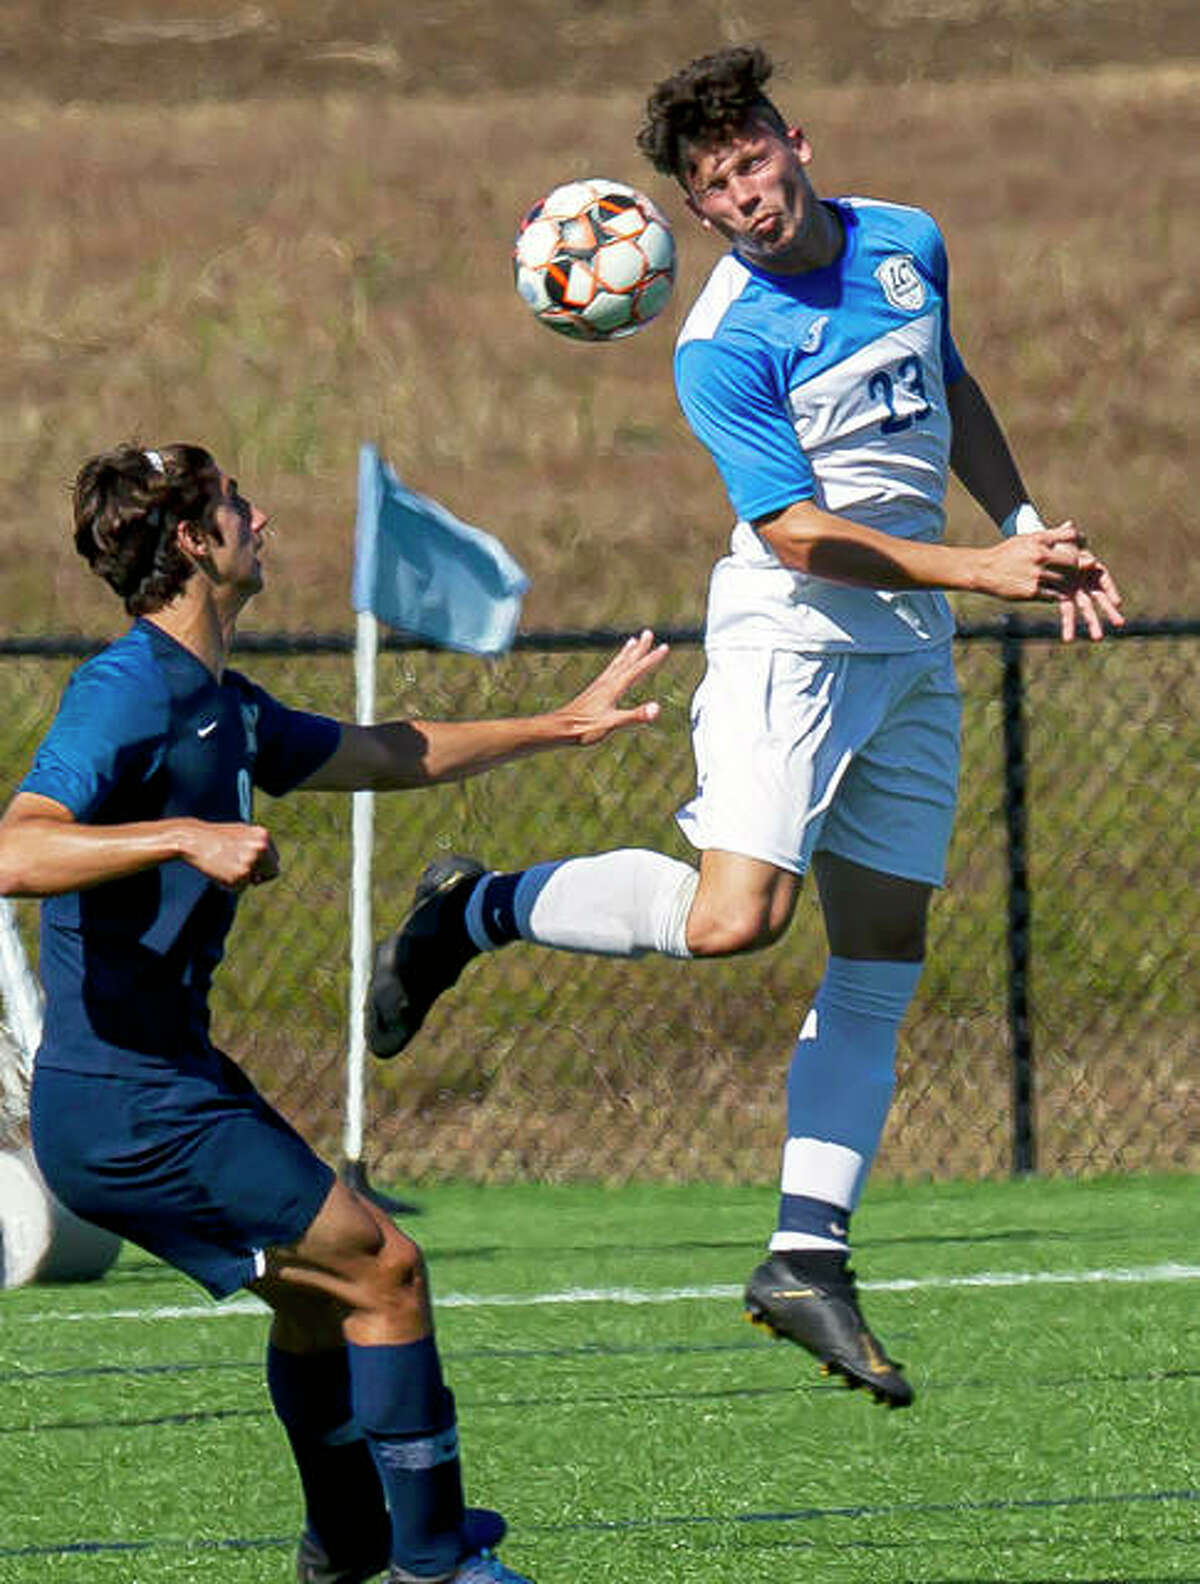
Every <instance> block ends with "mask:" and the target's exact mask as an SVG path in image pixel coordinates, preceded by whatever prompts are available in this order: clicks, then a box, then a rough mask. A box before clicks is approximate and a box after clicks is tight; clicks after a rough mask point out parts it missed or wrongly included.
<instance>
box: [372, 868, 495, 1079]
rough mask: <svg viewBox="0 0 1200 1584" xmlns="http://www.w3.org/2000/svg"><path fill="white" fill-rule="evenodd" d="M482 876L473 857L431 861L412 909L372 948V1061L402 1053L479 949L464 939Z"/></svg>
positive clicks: (418, 886) (420, 883) (416, 893)
mask: <svg viewBox="0 0 1200 1584" xmlns="http://www.w3.org/2000/svg"><path fill="white" fill-rule="evenodd" d="M485 873H486V871H485V869H484V867H483V865H482V864H481V863H479V862H478V860H476V859H474V858H465V857H463V856H462V855H461V854H458V853H451V854H449V856H448V857H445V858H435V859H434V861H433V862H432V863H431V864H429V865H428V866H427V867H426V869H425V872H424V874H422V876H421V878H420V879H419V880H418V881H417V886H416V890H415V891H414V892H413V902H412V907H411V908H410V909H409V910H408V914H407V916H406V917H405V918H404V919H403V921H402V922H401V924H400V928H399V929H398V930H396V931H395V933H394V934H392V935H388V936H386V937H385V938H384V939H383V940H382V941H380V943H379V945H378V946H376V948H375V961H374V965H373V967H372V969H371V982H370V984H369V985H368V986H367V1044H368V1045H369V1046H370V1047H371V1049H372V1051H374V1053H375V1055H376V1056H395V1055H396V1053H397V1052H398V1051H402V1050H403V1049H404V1047H405V1046H406V1045H407V1044H408V1042H409V1041H410V1040H411V1039H412V1037H413V1036H414V1035H415V1034H416V1032H417V1030H418V1029H419V1028H420V1027H421V1024H422V1023H423V1022H424V1021H425V1014H426V1013H427V1012H428V1011H429V1008H430V1007H431V1006H432V1005H433V1003H434V1002H435V1001H436V1000H437V998H438V996H440V995H441V993H442V991H443V990H449V988H450V986H451V985H452V984H453V983H454V981H455V980H456V979H457V978H458V976H459V974H460V973H462V971H463V969H464V968H465V967H466V965H467V964H468V963H469V962H470V960H471V958H472V957H474V956H475V955H476V954H477V953H478V951H479V948H478V947H477V946H476V945H475V943H474V942H473V941H472V939H471V937H470V936H469V935H468V934H467V927H466V923H465V921H464V916H465V914H466V910H467V899H468V898H469V897H470V895H471V890H472V887H473V886H474V884H475V882H476V880H478V879H479V877H480V875H482V874H485Z"/></svg>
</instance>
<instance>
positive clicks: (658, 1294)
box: [21, 1264, 1200, 1324]
mask: <svg viewBox="0 0 1200 1584" xmlns="http://www.w3.org/2000/svg"><path fill="white" fill-rule="evenodd" d="M1177 1281H1200V1265H1177V1264H1168V1265H1145V1266H1142V1267H1140V1268H1139V1267H1134V1268H1133V1269H1124V1270H1122V1269H1118V1270H1076V1271H1069V1270H1068V1271H980V1272H979V1273H978V1274H977V1275H974V1276H899V1277H895V1278H894V1279H892V1280H891V1281H862V1282H859V1284H858V1285H859V1289H860V1290H861V1291H862V1292H929V1291H932V1290H935V1289H939V1288H943V1289H944V1288H962V1289H965V1290H968V1291H971V1290H974V1291H980V1290H983V1289H993V1288H999V1287H1076V1286H1131V1285H1141V1284H1143V1283H1145V1282H1177ZM741 1295H742V1288H741V1287H740V1286H738V1287H729V1286H711V1287H663V1288H659V1289H655V1290H649V1289H645V1288H638V1287H567V1288H564V1289H562V1290H561V1291H559V1292H535V1293H456V1292H451V1293H443V1294H442V1296H441V1297H439V1298H436V1299H435V1301H434V1308H435V1309H536V1308H544V1307H547V1306H551V1305H556V1304H558V1305H562V1306H564V1307H571V1306H572V1305H575V1304H616V1305H626V1306H637V1305H640V1304H670V1303H683V1302H688V1301H690V1300H693V1299H700V1300H704V1301H715V1300H722V1301H724V1300H725V1299H730V1298H740V1297H741ZM265 1311H266V1305H265V1304H263V1303H262V1302H260V1300H259V1299H257V1298H252V1297H245V1298H231V1299H228V1300H227V1301H226V1302H224V1303H220V1304H214V1303H204V1304H171V1305H165V1306H163V1307H160V1308H153V1309H86V1310H81V1311H79V1312H77V1313H69V1314H56V1313H54V1312H53V1311H47V1312H44V1313H42V1314H38V1313H36V1312H35V1313H33V1314H30V1315H23V1316H21V1320H22V1321H23V1322H25V1323H27V1324H49V1323H52V1322H55V1321H69V1320H205V1319H209V1320H219V1319H221V1318H223V1317H224V1316H226V1315H246V1314H263V1313H265Z"/></svg>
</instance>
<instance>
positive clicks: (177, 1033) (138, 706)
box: [20, 621, 340, 1079]
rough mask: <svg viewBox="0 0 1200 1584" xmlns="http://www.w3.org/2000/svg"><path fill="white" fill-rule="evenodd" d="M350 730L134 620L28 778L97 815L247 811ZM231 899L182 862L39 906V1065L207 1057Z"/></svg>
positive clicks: (119, 1067)
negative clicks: (211, 666)
mask: <svg viewBox="0 0 1200 1584" xmlns="http://www.w3.org/2000/svg"><path fill="white" fill-rule="evenodd" d="M339 735H340V727H339V726H338V724H337V722H336V721H333V720H329V719H327V718H326V717H324V716H319V715H309V714H306V713H303V712H301V711H296V710H290V709H286V708H285V707H284V706H283V705H282V704H279V703H278V702H277V701H276V700H275V699H273V698H272V697H271V695H270V694H269V693H266V692H264V691H263V690H262V688H259V687H256V686H255V685H254V684H253V683H252V682H250V681H248V680H247V679H246V678H245V677H244V676H241V675H240V674H239V673H238V672H236V671H226V672H225V673H224V675H223V676H222V677H221V679H220V681H218V680H217V678H216V677H214V676H213V675H212V673H211V672H210V671H209V670H208V669H207V667H206V666H204V665H202V664H201V662H200V661H199V660H198V659H197V658H196V657H195V655H193V654H191V653H190V652H189V651H188V650H187V649H185V648H184V647H183V646H182V645H181V644H178V643H176V641H175V640H174V639H173V638H171V637H169V636H168V635H167V634H166V633H164V632H163V631H162V629H161V628H159V627H157V626H156V625H155V624H154V623H153V622H147V621H139V622H137V623H136V624H135V625H134V627H133V628H132V629H131V630H130V631H129V632H128V633H126V634H125V635H124V636H123V637H121V638H119V639H117V641H116V642H115V643H112V644H110V645H109V646H108V648H107V649H105V650H103V651H102V652H101V653H100V654H99V655H97V656H95V658H94V659H91V660H89V661H87V662H86V663H85V664H84V665H82V666H81V667H80V668H79V670H78V671H77V672H76V673H75V675H74V676H73V677H72V679H71V681H70V683H69V685H68V687H67V689H66V692H65V693H64V695H63V699H62V703H61V704H60V706H59V711H58V714H57V716H56V717H55V719H54V722H53V724H52V725H51V727H50V730H49V732H48V733H47V735H46V737H45V739H44V740H43V742H42V744H41V746H40V747H39V749H38V751H37V753H36V755H35V756H34V761H33V765H32V767H31V769H30V771H29V773H28V775H27V776H26V777H25V779H24V781H23V782H22V783H21V787H20V790H21V791H22V792H35V793H38V794H39V795H41V796H42V797H48V798H53V799H54V800H55V801H56V802H58V803H61V804H62V805H63V806H64V808H67V809H69V810H70V812H71V813H72V814H73V815H74V817H75V818H76V820H78V821H79V822H80V823H81V824H87V825H118V824H130V823H134V822H136V821H140V820H162V819H170V818H174V817H177V816H192V817H194V818H196V819H202V820H214V821H220V822H222V823H224V822H233V821H238V820H242V821H249V820H250V819H251V817H252V813H253V788H254V787H262V788H263V789H264V790H265V791H267V792H270V793H272V794H274V795H276V796H278V795H280V794H281V793H284V792H287V791H289V790H291V788H293V787H295V786H297V785H298V784H299V783H300V782H301V781H304V780H306V779H307V777H308V776H309V775H311V774H312V773H313V771H314V770H316V769H317V768H318V767H319V766H320V765H321V764H323V763H324V762H325V760H326V759H328V758H329V756H330V755H331V754H332V753H333V751H334V749H335V748H336V747H337V743H338V738H339ZM236 903H237V899H236V897H235V896H234V894H233V893H232V892H230V891H227V890H224V889H223V888H222V887H220V886H218V885H216V884H214V882H212V881H211V880H208V879H207V878H206V877H205V876H204V875H202V874H201V873H200V871H199V870H198V869H195V868H193V867H192V866H191V865H190V864H187V863H185V862H184V861H183V860H182V859H175V860H173V861H171V862H169V863H164V864H159V865H157V866H155V867H154V868H152V869H145V870H142V871H141V872H139V873H137V874H132V875H128V876H126V877H125V878H123V879H118V880H110V881H108V882H106V883H104V884H102V885H97V886H92V887H90V888H89V889H87V890H84V891H70V892H66V893H64V894H62V895H60V896H51V897H47V898H45V899H44V901H43V902H42V909H41V912H42V932H41V963H40V967H41V976H42V982H43V984H44V986H45V990H46V1013H45V1019H44V1023H43V1029H42V1044H41V1049H40V1050H39V1052H38V1061H39V1062H40V1063H42V1064H43V1065H45V1066H54V1067H60V1068H66V1069H68V1070H72V1071H76V1072H96V1073H115V1074H125V1075H131V1074H132V1073H133V1072H136V1071H140V1072H143V1073H145V1072H153V1073H155V1074H156V1075H158V1076H159V1077H160V1078H161V1079H165V1077H166V1074H167V1073H169V1070H170V1068H171V1067H172V1066H173V1065H174V1064H177V1063H179V1062H184V1061H187V1062H195V1061H197V1060H199V1061H202V1062H203V1061H204V1060H206V1059H207V1057H206V1051H207V1049H208V1047H207V1039H208V991H209V986H210V983H211V981H212V976H213V971H214V969H215V968H216V966H217V964H218V963H219V962H220V960H221V956H222V954H223V951H224V944H225V937H226V935H227V933H228V931H229V927H230V925H231V924H232V922H233V915H234V911H235V908H236Z"/></svg>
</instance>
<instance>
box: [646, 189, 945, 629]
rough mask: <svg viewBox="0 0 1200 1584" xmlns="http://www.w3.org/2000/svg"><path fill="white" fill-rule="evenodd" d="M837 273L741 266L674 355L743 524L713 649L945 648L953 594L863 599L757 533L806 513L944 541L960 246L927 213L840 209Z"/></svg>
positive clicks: (888, 207)
mask: <svg viewBox="0 0 1200 1584" xmlns="http://www.w3.org/2000/svg"><path fill="white" fill-rule="evenodd" d="M830 206H831V207H832V208H834V209H835V210H836V212H837V214H838V216H839V218H840V219H841V221H842V225H843V230H844V235H845V246H844V247H843V250H842V252H841V254H840V256H839V257H838V258H837V259H836V260H835V261H834V263H832V264H831V265H829V266H828V267H827V268H825V269H820V270H813V271H809V272H807V273H804V274H799V275H777V274H770V273H768V272H767V271H765V270H761V269H756V268H755V267H754V266H753V265H751V264H747V263H746V262H745V261H743V260H742V259H740V258H738V257H737V256H736V255H734V254H728V255H726V257H725V258H723V259H722V260H721V262H720V263H719V264H718V265H717V267H716V268H715V269H714V271H713V273H712V274H711V275H710V277H709V279H708V281H707V283H706V285H705V286H704V289H703V290H702V291H701V293H700V296H699V297H698V298H697V300H696V302H695V304H694V306H693V307H692V310H691V312H690V313H689V314H688V316H687V319H686V320H685V322H684V325H683V328H682V330H681V332H680V335H679V340H678V342H677V344H676V349H675V380H676V388H677V391H678V395H679V401H680V405H681V406H682V408H683V411H684V414H685V415H686V417H687V419H688V422H689V423H690V424H691V426H692V429H693V430H694V432H695V434H696V436H697V438H698V439H700V440H701V441H702V442H703V443H704V445H705V446H707V447H708V449H709V450H710V451H711V453H712V455H713V459H714V460H715V462H716V464H717V468H718V470H719V471H720V474H721V477H722V479H723V480H724V483H725V487H726V490H727V491H728V494H729V498H730V501H731V503H732V505H733V509H734V511H735V512H736V514H737V518H738V521H737V524H736V526H735V528H734V531H733V538H732V541H731V545H730V553H729V555H728V556H725V557H724V558H723V559H722V560H720V561H719V562H718V563H717V565H716V567H715V569H714V571H713V576H712V582H711V584H710V588H709V604H708V623H707V643H708V647H709V648H725V649H745V648H771V649H791V650H802V651H810V650H818V651H825V650H831V649H850V648H853V649H856V650H863V651H867V652H873V653H893V652H898V651H904V650H910V649H914V648H919V647H921V646H923V645H925V644H928V643H938V642H943V641H945V640H946V639H947V638H948V637H949V636H950V634H951V632H952V631H953V618H952V616H951V614H950V609H949V606H948V604H947V602H946V599H945V596H944V595H943V594H942V593H940V592H939V591H934V590H919V591H916V592H905V593H891V592H888V591H886V590H877V589H866V588H855V587H852V586H849V585H846V584H840V583H834V582H831V581H829V580H828V579H825V578H819V577H814V576H812V575H811V574H805V573H800V572H794V571H792V570H790V569H789V568H787V567H785V566H783V565H782V564H781V562H780V561H779V560H778V559H777V557H776V556H775V555H774V553H773V552H772V551H771V549H770V548H769V547H768V546H767V545H766V544H765V543H764V542H763V541H762V540H761V539H760V538H759V536H758V534H757V533H756V532H755V530H754V528H753V527H752V526H751V525H752V523H753V522H754V521H756V520H758V519H761V518H762V517H765V516H767V515H768V514H770V513H773V512H777V511H781V510H782V509H783V508H785V507H787V506H790V505H792V504H793V503H794V502H796V501H805V500H812V501H814V502H815V503H816V504H817V505H818V506H820V507H821V508H823V509H824V510H825V511H829V512H832V513H834V514H836V515H839V516H843V517H846V518H847V519H849V520H851V521H854V522H859V523H865V524H866V525H867V526H868V527H871V528H875V529H879V530H881V531H882V532H884V533H889V534H895V535H896V536H897V537H899V538H904V539H925V540H935V541H936V540H940V539H941V537H942V534H943V529H944V524H945V518H944V511H943V497H944V495H945V491H946V482H947V476H948V471H949V460H950V438H951V436H950V431H951V425H950V417H949V412H948V409H947V403H946V386H947V385H948V384H952V383H953V382H954V381H955V380H957V379H960V378H961V377H962V375H963V373H964V372H965V371H964V369H963V364H962V360H961V359H960V357H959V355H958V352H957V351H956V349H955V346H954V343H953V340H952V339H951V336H950V322H949V309H948V303H947V264H946V253H945V247H944V245H943V242H942V237H941V233H940V232H939V230H938V228H937V225H936V224H935V222H934V221H933V220H932V219H931V218H930V216H929V215H927V214H925V213H924V212H923V211H921V210H919V209H911V208H907V207H904V206H902V205H898V204H886V203H879V202H876V201H875V200H872V199H866V198H839V199H836V200H833V202H832V204H831V205H830Z"/></svg>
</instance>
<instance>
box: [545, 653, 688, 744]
mask: <svg viewBox="0 0 1200 1584" xmlns="http://www.w3.org/2000/svg"><path fill="white" fill-rule="evenodd" d="M668 652H669V646H668V645H667V644H665V643H655V641H654V634H653V633H652V632H650V631H649V629H647V630H646V631H644V632H641V633H639V634H638V635H637V637H636V638H627V639H626V640H625V642H624V643H623V644H622V645H621V647H620V649H618V650H617V652H616V654H615V655H614V656H613V657H612V659H611V660H610V661H609V662H608V664H607V665H606V666H605V667H604V670H603V671H601V673H600V675H599V676H598V677H596V678H595V680H594V681H592V682H589V683H588V685H587V687H585V688H584V689H583V691H582V692H581V693H577V694H576V696H575V697H574V698H573V699H571V701H570V702H569V703H568V704H564V705H563V707H562V708H561V709H560V710H558V711H557V713H558V714H559V715H560V716H561V717H563V719H564V720H565V722H566V723H567V736H568V737H569V738H571V739H573V740H574V741H575V742H578V743H598V742H602V741H603V740H604V738H605V737H607V736H608V734H609V732H613V731H617V730H619V729H620V728H621V727H622V726H645V725H648V724H649V723H650V722H651V721H653V720H657V719H658V713H659V709H658V705H657V704H656V703H654V702H653V701H651V702H649V703H647V704H633V705H622V704H621V700H622V698H624V696H625V694H626V693H627V692H628V691H629V689H630V688H632V687H635V686H636V685H637V683H639V682H641V681H643V680H644V679H645V678H646V677H648V676H649V675H650V674H651V672H653V671H657V670H658V668H659V666H660V665H662V663H663V661H664V660H665V659H666V658H667V654H668Z"/></svg>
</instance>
